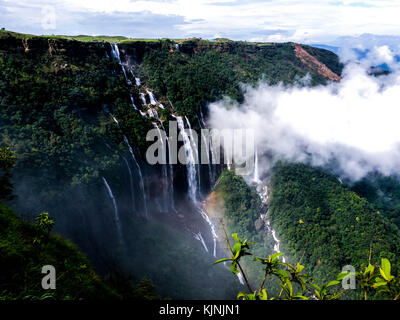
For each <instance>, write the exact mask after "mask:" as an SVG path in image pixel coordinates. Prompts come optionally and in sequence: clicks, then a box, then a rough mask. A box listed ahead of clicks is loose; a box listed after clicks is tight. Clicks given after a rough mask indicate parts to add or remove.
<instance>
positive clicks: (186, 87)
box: [139, 39, 342, 123]
mask: <svg viewBox="0 0 400 320" xmlns="http://www.w3.org/2000/svg"><path fill="white" fill-rule="evenodd" d="M162 43H164V44H167V45H165V46H164V48H165V49H164V50H148V51H146V52H145V53H144V56H143V62H142V63H141V65H140V69H139V72H140V73H141V76H142V77H143V78H144V79H146V83H147V84H148V85H149V87H151V88H153V89H155V90H156V92H158V94H160V95H163V96H166V97H168V98H169V99H170V100H171V101H172V102H173V104H174V108H175V109H176V110H177V111H178V113H180V114H185V115H186V116H188V117H189V119H190V120H196V117H197V115H198V114H199V110H200V108H203V110H205V109H204V108H205V107H206V105H207V103H209V102H212V101H215V100H217V99H220V98H222V97H223V96H224V95H228V96H229V97H231V98H232V99H235V100H239V101H241V100H242V99H243V95H242V90H241V85H240V84H241V83H246V84H250V85H255V84H256V83H257V82H258V81H259V80H260V79H264V80H266V81H268V82H269V83H271V84H277V83H280V82H283V83H284V84H289V83H293V82H294V81H296V79H300V78H301V77H303V76H305V75H306V74H307V73H310V75H311V76H312V79H313V84H314V85H317V84H321V83H324V82H325V79H324V78H323V77H321V76H320V75H319V74H317V73H315V72H314V71H312V70H310V69H308V67H306V66H305V65H304V64H302V63H301V61H300V60H299V59H298V58H297V57H296V56H295V53H294V45H293V44H292V43H282V44H274V43H270V44H255V43H245V42H233V41H229V42H227V41H216V42H210V41H204V40H200V39H192V40H187V41H183V42H181V43H180V47H179V51H177V50H174V49H173V48H172V44H169V45H168V41H163V42H162ZM162 47H163V46H162ZM309 49H310V50H312V52H313V54H317V53H318V57H320V58H324V57H325V59H324V62H325V63H326V64H327V66H328V67H330V68H332V69H333V70H335V71H336V72H338V73H339V74H340V73H341V69H342V66H341V65H340V64H339V62H338V59H337V56H336V55H335V54H333V53H330V52H328V51H326V50H323V52H322V50H320V49H316V48H311V47H307V50H309ZM326 57H329V58H326ZM193 123H197V121H193Z"/></svg>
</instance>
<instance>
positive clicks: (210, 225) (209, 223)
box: [199, 208, 218, 257]
mask: <svg viewBox="0 0 400 320" xmlns="http://www.w3.org/2000/svg"><path fill="white" fill-rule="evenodd" d="M199 211H200V214H201V216H202V217H203V219H204V220H205V221H206V222H207V223H208V225H209V227H210V230H211V234H212V237H213V242H214V250H213V255H214V257H216V256H217V241H218V236H217V232H216V231H215V226H214V224H213V223H212V222H211V220H210V218H209V216H208V214H207V213H206V212H204V210H203V209H202V208H199Z"/></svg>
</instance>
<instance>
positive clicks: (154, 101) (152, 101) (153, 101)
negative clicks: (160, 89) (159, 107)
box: [146, 90, 157, 106]
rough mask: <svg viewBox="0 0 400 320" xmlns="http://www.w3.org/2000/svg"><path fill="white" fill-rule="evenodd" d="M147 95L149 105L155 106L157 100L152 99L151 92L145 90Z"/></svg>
mask: <svg viewBox="0 0 400 320" xmlns="http://www.w3.org/2000/svg"><path fill="white" fill-rule="evenodd" d="M146 92H147V94H148V95H149V99H150V104H152V105H153V106H155V105H156V104H157V99H156V98H155V97H154V94H153V92H151V91H149V90H146Z"/></svg>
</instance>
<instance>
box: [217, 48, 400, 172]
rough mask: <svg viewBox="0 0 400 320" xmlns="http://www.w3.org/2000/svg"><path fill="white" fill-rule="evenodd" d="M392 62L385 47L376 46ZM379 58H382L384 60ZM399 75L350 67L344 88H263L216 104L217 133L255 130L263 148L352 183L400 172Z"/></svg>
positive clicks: (338, 85)
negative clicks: (334, 167)
mask: <svg viewBox="0 0 400 320" xmlns="http://www.w3.org/2000/svg"><path fill="white" fill-rule="evenodd" d="M376 52H378V53H383V56H384V58H388V57H389V56H390V55H388V54H387V49H386V48H376ZM378 57H379V58H380V56H378ZM398 101H400V73H394V74H392V75H390V76H384V77H374V76H369V75H368V74H367V72H366V69H365V68H364V65H363V64H349V65H348V66H347V67H346V69H345V71H344V74H343V78H342V80H341V82H339V83H331V84H330V85H328V86H318V87H312V88H309V87H301V86H298V85H295V86H291V87H284V86H282V85H278V86H270V85H268V84H266V83H260V84H259V86H258V87H256V88H247V91H246V93H245V101H244V103H243V105H241V106H239V105H238V104H237V103H236V102H233V101H229V100H224V101H220V102H216V103H213V104H211V105H210V106H209V107H210V119H209V125H210V126H211V127H213V128H217V129H220V130H221V129H224V128H253V129H255V130H256V141H257V149H258V150H259V151H260V152H263V153H269V154H270V153H271V152H272V153H273V154H275V155H278V156H280V157H285V158H288V159H291V160H293V161H311V163H313V164H315V165H325V164H328V163H331V162H332V161H333V160H334V161H336V162H337V163H338V169H340V170H341V172H342V173H343V174H344V175H346V176H348V177H351V178H353V179H359V178H360V177H362V176H364V175H365V174H366V173H367V172H369V171H371V170H379V171H381V172H382V173H384V174H390V173H393V172H396V173H400V157H399V156H400V129H399V125H398V119H400V108H399V105H398Z"/></svg>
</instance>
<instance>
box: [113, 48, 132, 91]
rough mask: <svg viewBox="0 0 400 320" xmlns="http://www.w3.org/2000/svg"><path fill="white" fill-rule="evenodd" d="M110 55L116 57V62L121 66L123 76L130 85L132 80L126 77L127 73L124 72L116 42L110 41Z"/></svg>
mask: <svg viewBox="0 0 400 320" xmlns="http://www.w3.org/2000/svg"><path fill="white" fill-rule="evenodd" d="M111 55H112V57H113V58H116V59H117V60H118V63H119V65H120V66H121V68H122V72H123V73H124V77H125V81H126V83H127V84H128V85H131V84H132V82H131V81H130V80H129V79H128V75H127V74H126V70H125V67H124V65H123V64H122V61H121V56H120V54H119V48H118V45H117V44H116V43H111Z"/></svg>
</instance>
